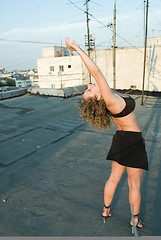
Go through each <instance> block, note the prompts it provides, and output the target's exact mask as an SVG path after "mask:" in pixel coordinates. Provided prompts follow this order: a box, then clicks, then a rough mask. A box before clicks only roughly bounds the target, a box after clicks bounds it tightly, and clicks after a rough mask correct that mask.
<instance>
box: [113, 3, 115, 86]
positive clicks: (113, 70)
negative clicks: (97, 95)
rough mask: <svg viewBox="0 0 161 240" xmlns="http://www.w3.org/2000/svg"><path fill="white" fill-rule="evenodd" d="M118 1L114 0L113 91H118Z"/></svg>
mask: <svg viewBox="0 0 161 240" xmlns="http://www.w3.org/2000/svg"><path fill="white" fill-rule="evenodd" d="M115 44H116V0H114V19H113V89H114V90H116V46H115Z"/></svg>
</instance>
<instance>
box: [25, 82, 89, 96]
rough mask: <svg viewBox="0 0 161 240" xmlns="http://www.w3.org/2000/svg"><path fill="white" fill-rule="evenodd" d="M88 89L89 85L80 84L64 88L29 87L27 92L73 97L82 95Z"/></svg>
mask: <svg viewBox="0 0 161 240" xmlns="http://www.w3.org/2000/svg"><path fill="white" fill-rule="evenodd" d="M86 89H87V85H80V86H76V87H67V88H64V89H54V88H28V90H27V92H28V93H30V94H38V95H45V96H55V97H71V96H76V95H81V94H83V93H84V91H85V90H86Z"/></svg>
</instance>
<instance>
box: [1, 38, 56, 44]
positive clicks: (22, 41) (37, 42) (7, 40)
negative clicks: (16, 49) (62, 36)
mask: <svg viewBox="0 0 161 240" xmlns="http://www.w3.org/2000/svg"><path fill="white" fill-rule="evenodd" d="M0 41H4V42H20V43H35V44H52V45H53V44H56V45H59V44H58V43H53V42H40V41H27V40H11V39H4V38H0Z"/></svg>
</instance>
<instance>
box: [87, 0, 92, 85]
mask: <svg viewBox="0 0 161 240" xmlns="http://www.w3.org/2000/svg"><path fill="white" fill-rule="evenodd" d="M89 1H90V0H86V14H87V37H88V49H87V51H88V56H89V57H90V40H89V38H90V34H89V18H88V2H89ZM89 83H91V74H90V73H89Z"/></svg>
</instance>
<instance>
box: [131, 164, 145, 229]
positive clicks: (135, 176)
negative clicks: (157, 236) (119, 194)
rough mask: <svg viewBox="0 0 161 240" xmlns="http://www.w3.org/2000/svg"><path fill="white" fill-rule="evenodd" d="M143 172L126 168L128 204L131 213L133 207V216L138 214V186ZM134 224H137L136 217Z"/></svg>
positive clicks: (139, 194)
mask: <svg viewBox="0 0 161 240" xmlns="http://www.w3.org/2000/svg"><path fill="white" fill-rule="evenodd" d="M142 173H143V170H142V169H138V168H130V167H127V174H128V185H129V203H130V208H131V213H132V206H133V207H134V210H133V211H134V215H137V214H139V212H140V203H141V192H140V184H141V177H142ZM134 222H135V224H137V223H138V217H135V218H134ZM138 227H142V224H141V223H138Z"/></svg>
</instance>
